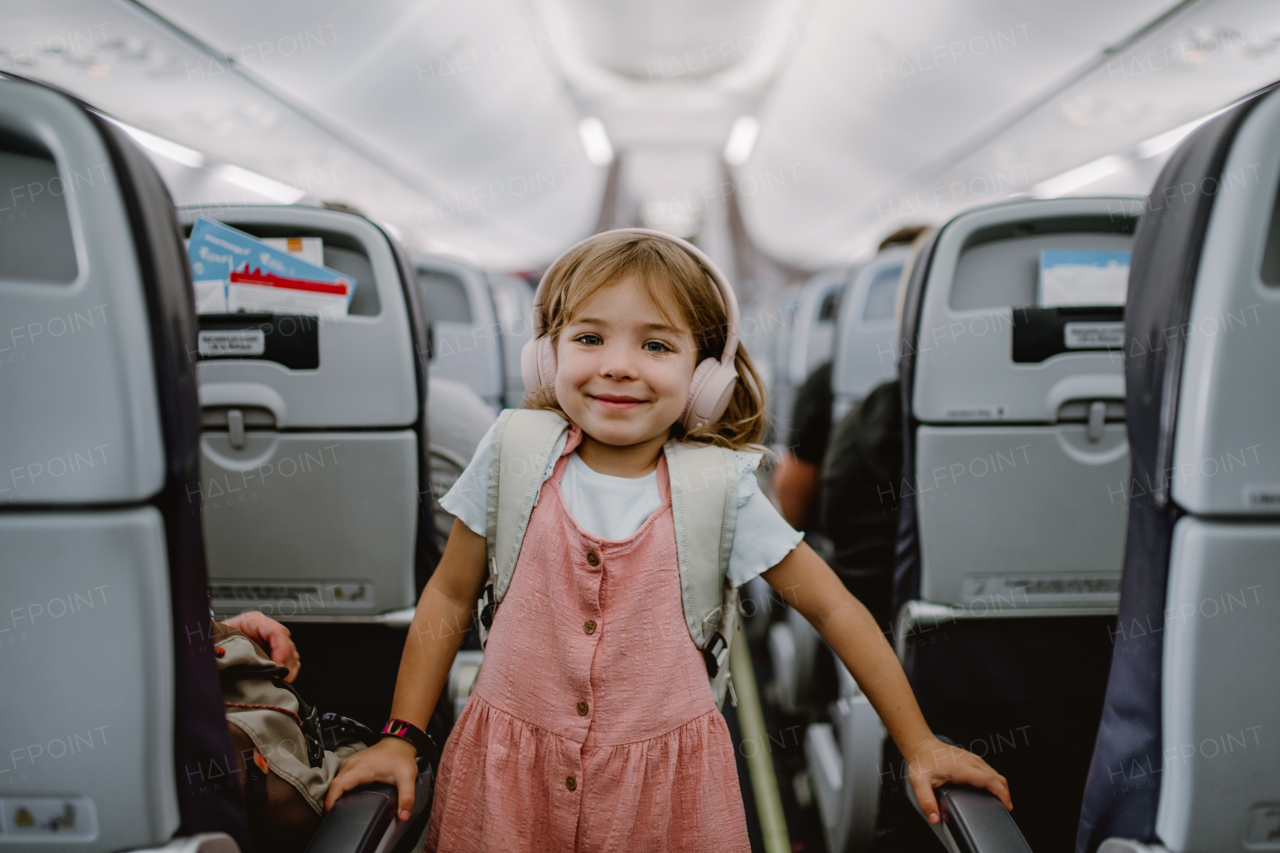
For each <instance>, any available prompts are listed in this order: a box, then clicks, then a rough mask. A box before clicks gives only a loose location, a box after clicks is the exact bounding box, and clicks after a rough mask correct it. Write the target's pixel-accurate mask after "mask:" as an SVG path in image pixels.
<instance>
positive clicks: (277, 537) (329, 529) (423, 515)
mask: <svg viewBox="0 0 1280 853" xmlns="http://www.w3.org/2000/svg"><path fill="white" fill-rule="evenodd" d="M180 214H181V216H182V218H183V221H184V223H185V224H186V225H187V226H188V227H189V226H191V225H192V224H193V223H194V221H195V219H196V218H197V217H198V216H201V215H204V216H209V217H210V218H213V219H216V220H218V221H220V222H223V223H225V224H227V225H230V226H231V227H233V228H237V229H239V230H242V231H245V232H247V233H249V234H252V235H254V236H257V237H264V238H269V237H320V238H322V239H323V240H324V260H325V263H326V265H327V266H330V267H332V268H334V269H336V270H338V271H339V272H343V273H346V274H347V275H350V276H351V277H352V278H353V279H354V280H355V281H356V287H355V291H354V293H353V295H352V300H351V304H350V307H349V310H348V314H347V315H345V316H337V317H309V316H300V315H298V316H295V315H274V314H205V315H201V316H200V329H201V332H202V334H204V333H208V334H214V333H219V332H221V333H225V332H226V331H227V330H243V331H244V332H245V334H246V335H254V336H257V335H259V334H260V335H261V336H260V337H258V338H257V340H258V341H259V342H260V343H259V344H258V347H259V348H258V350H257V352H256V353H255V354H253V355H249V356H240V355H231V356H224V355H220V354H217V353H208V352H207V351H206V352H205V353H201V354H200V361H199V363H198V365H197V375H198V377H199V380H200V403H201V407H202V421H201V423H202V429H201V442H200V451H201V452H200V465H201V483H200V493H199V497H200V498H202V499H203V501H204V510H203V512H204V519H205V533H206V549H207V552H208V555H209V574H210V583H211V593H212V599H213V605H214V608H215V610H217V611H218V612H219V613H232V612H238V611H240V610H244V609H248V608H258V609H262V610H264V612H267V613H268V615H272V616H274V617H275V618H278V619H282V620H284V621H296V622H308V621H310V622H333V621H361V620H366V621H379V620H385V619H387V618H390V617H388V616H387V614H394V613H395V612H396V611H401V612H403V611H406V610H409V611H411V609H412V608H413V607H414V605H415V603H416V601H417V595H418V591H419V590H420V589H421V588H422V586H423V585H424V584H425V583H426V580H427V577H428V576H429V575H430V571H431V569H432V568H433V567H434V565H435V559H436V551H435V544H434V543H435V533H434V525H433V524H432V520H431V506H430V501H423V500H421V492H422V490H423V489H425V488H426V483H427V482H429V480H428V477H429V461H428V460H429V454H428V448H429V442H428V437H427V435H426V419H425V417H424V410H425V405H426V401H425V398H426V383H425V379H424V377H423V376H422V375H421V373H423V372H425V371H422V370H421V365H420V363H419V361H418V359H417V358H416V357H415V351H416V352H418V353H425V352H426V346H427V344H426V341H427V336H426V333H425V329H424V328H423V326H422V323H423V322H424V318H425V311H424V310H423V308H422V306H421V304H420V302H419V300H418V299H417V295H416V294H415V293H414V292H413V290H412V289H411V288H410V287H409V283H408V282H406V281H404V275H406V274H407V272H406V268H405V267H406V265H405V262H404V259H403V258H402V257H401V256H400V255H399V254H398V253H397V249H396V248H395V246H394V243H393V241H392V240H391V239H390V238H389V237H388V236H387V235H386V233H385V232H383V231H382V230H381V229H380V228H379V227H377V226H376V225H374V224H373V223H372V222H370V221H369V220H367V219H365V218H364V217H362V216H358V215H355V214H351V213H346V212H342V211H337V210H321V209H314V208H305V207H287V206H261V207H241V208H235V209H212V208H184V209H183V210H182V211H180ZM191 497H192V499H194V498H195V497H196V494H195V493H193V495H192V496H191ZM397 618H398V617H397ZM401 621H404V622H405V623H406V624H407V618H406V619H403V620H401Z"/></svg>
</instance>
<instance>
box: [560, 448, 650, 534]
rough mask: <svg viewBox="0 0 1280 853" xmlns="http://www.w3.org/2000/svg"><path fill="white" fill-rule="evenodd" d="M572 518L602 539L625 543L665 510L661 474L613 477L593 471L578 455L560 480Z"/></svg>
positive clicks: (571, 455) (570, 458)
mask: <svg viewBox="0 0 1280 853" xmlns="http://www.w3.org/2000/svg"><path fill="white" fill-rule="evenodd" d="M560 492H561V493H562V494H563V495H564V505H565V508H566V509H568V510H569V515H572V516H573V520H574V521H576V522H578V524H580V525H581V526H582V528H583V529H584V530H588V531H590V532H591V533H594V534H595V535H597V536H599V537H600V538H601V539H626V538H627V537H628V536H630V535H631V534H633V533H635V532H636V531H637V530H639V529H640V525H642V524H644V523H645V522H646V521H647V520H648V519H649V516H651V515H653V513H654V512H655V511H656V510H657V509H658V508H659V507H660V506H662V496H661V494H660V493H659V491H658V472H657V471H656V470H654V471H650V472H649V473H648V474H645V475H644V476H643V477H634V478H633V477H614V476H612V475H610V474H601V473H600V472H599V471H595V470H593V469H592V468H591V467H590V466H589V465H587V463H585V462H583V461H582V457H581V456H579V455H578V454H577V453H570V454H569V464H568V465H566V466H565V469H564V476H563V477H561V478H560Z"/></svg>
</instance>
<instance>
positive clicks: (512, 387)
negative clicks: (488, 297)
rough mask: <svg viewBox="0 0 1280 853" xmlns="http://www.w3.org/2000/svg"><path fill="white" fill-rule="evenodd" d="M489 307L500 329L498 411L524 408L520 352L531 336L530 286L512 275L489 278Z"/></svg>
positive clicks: (531, 301)
mask: <svg viewBox="0 0 1280 853" xmlns="http://www.w3.org/2000/svg"><path fill="white" fill-rule="evenodd" d="M488 278H489V288H490V290H491V291H492V294H493V307H494V310H495V311H496V312H497V317H498V323H499V325H500V326H501V327H502V364H503V374H504V377H505V378H504V379H503V398H502V405H501V407H502V408H508V409H519V408H521V407H522V406H523V405H524V373H523V372H522V371H521V368H520V352H521V350H523V349H524V345H525V344H526V343H528V341H529V339H530V338H531V337H532V336H533V324H532V323H531V321H530V318H531V317H532V316H533V286H532V285H530V284H529V282H528V281H527V280H526V279H524V278H522V277H520V276H515V275H490V276H489V277H488Z"/></svg>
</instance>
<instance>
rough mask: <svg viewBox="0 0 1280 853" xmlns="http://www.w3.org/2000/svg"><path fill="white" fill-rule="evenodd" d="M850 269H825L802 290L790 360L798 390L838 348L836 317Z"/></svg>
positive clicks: (790, 379)
mask: <svg viewBox="0 0 1280 853" xmlns="http://www.w3.org/2000/svg"><path fill="white" fill-rule="evenodd" d="M848 272H849V271H848V269H847V268H846V267H840V268H838V269H830V270H824V271H822V272H820V273H818V274H816V275H814V276H812V277H810V279H809V280H808V281H806V282H805V283H804V285H803V286H802V287H801V288H800V304H799V305H798V306H797V307H796V325H795V331H794V332H793V333H792V335H791V352H790V353H789V357H788V359H787V371H788V372H787V381H788V382H790V383H791V386H792V387H794V388H799V387H800V386H801V385H802V384H803V383H804V380H805V379H806V378H808V376H809V374H810V373H811V372H813V369H814V368H815V367H817V366H818V365H820V364H822V363H823V362H824V361H827V360H829V359H830V358H831V352H832V348H833V347H834V346H835V334H836V314H837V313H838V304H839V300H840V293H841V291H843V290H844V287H845V283H846V281H847V279H848Z"/></svg>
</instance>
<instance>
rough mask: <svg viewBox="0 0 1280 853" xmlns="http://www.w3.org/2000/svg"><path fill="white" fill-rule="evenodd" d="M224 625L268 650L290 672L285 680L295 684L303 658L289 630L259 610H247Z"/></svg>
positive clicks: (272, 657)
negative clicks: (235, 629)
mask: <svg viewBox="0 0 1280 853" xmlns="http://www.w3.org/2000/svg"><path fill="white" fill-rule="evenodd" d="M223 624H226V625H230V626H231V627H232V628H238V629H239V630H241V631H243V632H244V633H245V635H246V636H248V638H249V639H250V640H253V641H254V642H255V643H257V644H258V645H260V646H263V647H265V648H266V652H267V654H269V655H270V656H271V659H272V660H273V661H275V662H276V663H278V664H280V666H283V667H285V668H286V669H288V670H289V674H288V675H286V676H285V677H284V680H285V681H287V682H289V683H290V684H292V683H293V680H294V679H295V678H297V677H298V670H300V669H302V657H301V656H300V655H299V654H298V647H297V646H295V645H294V644H293V640H291V639H289V629H288V628H286V627H285V626H283V625H281V624H280V623H279V622H277V621H276V620H274V619H272V618H271V617H270V616H267V615H266V614H264V613H261V612H259V611H257V610H246V611H245V612H244V613H240V614H237V615H235V616H232V617H231V618H230V619H227V620H225V622H224V623H223Z"/></svg>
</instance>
